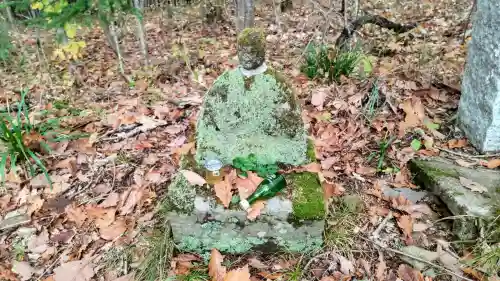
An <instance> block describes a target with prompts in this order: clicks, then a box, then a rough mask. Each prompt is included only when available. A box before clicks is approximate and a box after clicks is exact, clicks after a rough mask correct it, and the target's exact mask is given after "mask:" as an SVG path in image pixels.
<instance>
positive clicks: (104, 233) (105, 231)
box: [99, 219, 127, 241]
mask: <svg viewBox="0 0 500 281" xmlns="http://www.w3.org/2000/svg"><path fill="white" fill-rule="evenodd" d="M125 231H127V225H126V223H125V221H124V220H123V219H120V220H117V221H115V222H114V223H112V224H111V225H108V226H106V227H102V228H100V229H99V234H100V235H101V238H102V239H104V240H108V241H111V240H114V239H116V238H118V237H119V236H120V235H122V234H123V233H124V232H125Z"/></svg>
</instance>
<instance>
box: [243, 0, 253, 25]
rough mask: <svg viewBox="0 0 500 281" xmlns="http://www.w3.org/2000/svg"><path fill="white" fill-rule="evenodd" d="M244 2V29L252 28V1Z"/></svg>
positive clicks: (246, 0)
mask: <svg viewBox="0 0 500 281" xmlns="http://www.w3.org/2000/svg"><path fill="white" fill-rule="evenodd" d="M244 1H245V25H244V28H248V27H253V26H254V14H255V11H254V6H255V5H254V2H253V1H254V0H244Z"/></svg>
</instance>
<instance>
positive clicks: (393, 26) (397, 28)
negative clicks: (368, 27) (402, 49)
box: [335, 14, 417, 48]
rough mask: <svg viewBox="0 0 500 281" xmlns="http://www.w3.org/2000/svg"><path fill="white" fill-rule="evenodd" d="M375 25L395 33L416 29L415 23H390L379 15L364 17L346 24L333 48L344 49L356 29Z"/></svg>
mask: <svg viewBox="0 0 500 281" xmlns="http://www.w3.org/2000/svg"><path fill="white" fill-rule="evenodd" d="M369 23H371V24H375V25H378V26H380V27H383V28H387V29H390V30H392V31H394V32H396V33H404V32H407V31H409V30H412V29H414V28H415V27H417V24H416V23H410V24H399V23H395V22H392V21H390V20H388V19H386V18H384V17H382V16H379V15H370V14H368V15H364V16H362V17H360V18H358V19H356V20H354V21H352V22H350V23H349V24H348V26H345V27H344V30H342V33H341V34H340V35H339V37H338V38H337V41H336V42H335V46H337V47H338V48H344V47H345V45H346V43H347V41H348V40H349V39H350V38H351V37H352V35H353V34H354V32H355V31H356V30H358V29H360V28H361V27H362V26H363V25H365V24H369Z"/></svg>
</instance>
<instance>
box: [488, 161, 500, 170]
mask: <svg viewBox="0 0 500 281" xmlns="http://www.w3.org/2000/svg"><path fill="white" fill-rule="evenodd" d="M499 166H500V159H491V160H490V161H488V164H487V165H486V167H488V168H489V169H495V168H497V167H499Z"/></svg>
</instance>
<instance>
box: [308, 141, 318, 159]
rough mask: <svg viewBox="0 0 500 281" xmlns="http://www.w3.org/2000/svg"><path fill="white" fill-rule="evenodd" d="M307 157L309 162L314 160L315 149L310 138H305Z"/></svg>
mask: <svg viewBox="0 0 500 281" xmlns="http://www.w3.org/2000/svg"><path fill="white" fill-rule="evenodd" d="M307 159H308V160H309V161H310V162H316V150H315V148H314V143H313V140H312V139H307Z"/></svg>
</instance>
